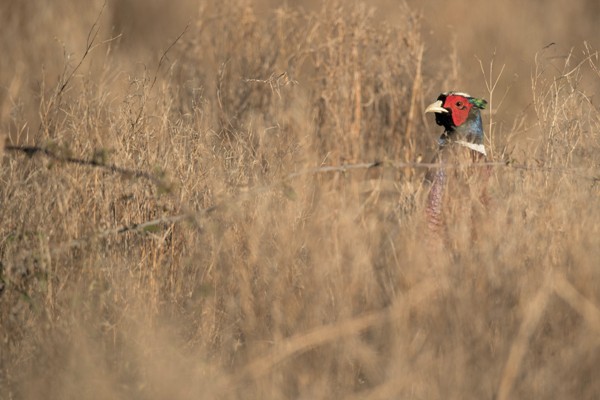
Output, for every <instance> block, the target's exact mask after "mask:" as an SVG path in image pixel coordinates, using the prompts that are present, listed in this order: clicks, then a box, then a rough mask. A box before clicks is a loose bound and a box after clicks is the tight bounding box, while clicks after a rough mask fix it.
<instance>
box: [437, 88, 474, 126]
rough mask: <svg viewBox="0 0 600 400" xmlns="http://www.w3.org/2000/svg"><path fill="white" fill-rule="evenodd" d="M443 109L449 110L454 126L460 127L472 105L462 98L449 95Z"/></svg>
mask: <svg viewBox="0 0 600 400" xmlns="http://www.w3.org/2000/svg"><path fill="white" fill-rule="evenodd" d="M443 107H444V108H446V109H448V110H450V112H451V115H452V122H454V126H461V125H462V124H463V123H464V122H465V121H466V120H467V118H468V117H469V111H471V108H473V104H471V102H470V101H469V99H467V98H466V97H464V96H460V95H456V94H449V95H448V96H447V97H446V100H445V101H444V105H443Z"/></svg>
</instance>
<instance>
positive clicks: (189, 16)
mask: <svg viewBox="0 0 600 400" xmlns="http://www.w3.org/2000/svg"><path fill="white" fill-rule="evenodd" d="M209 3H210V2H203V1H191V0H176V1H171V0H109V1H108V2H107V4H106V10H105V12H104V14H103V19H102V21H101V27H102V29H101V33H100V36H101V37H102V39H106V38H108V37H116V36H117V35H120V36H119V37H118V40H117V41H116V43H115V46H114V48H115V51H117V52H118V53H119V56H120V57H122V58H123V59H124V60H125V61H126V62H127V63H129V64H130V65H131V66H133V67H135V66H138V67H139V66H140V65H150V64H151V63H152V62H153V60H155V59H156V58H157V57H160V55H161V54H162V51H164V49H165V48H166V46H168V45H169V44H170V43H171V41H172V40H173V39H174V38H175V37H176V36H177V35H179V34H180V33H181V32H182V31H183V29H184V27H185V26H186V24H188V23H189V22H193V21H194V20H195V19H197V18H198V17H199V16H201V15H203V14H204V15H207V14H210V13H211V6H210V4H209ZM246 3H248V4H251V5H252V6H253V7H254V10H255V12H256V15H257V17H258V18H261V16H262V17H263V18H271V17H272V14H271V13H272V11H273V10H274V9H275V8H277V7H280V6H282V5H288V6H290V7H293V8H297V9H303V10H308V11H318V10H319V8H320V7H321V6H322V4H323V3H322V2H318V1H311V0H307V1H287V2H283V3H282V2H275V1H267V0H262V1H248V2H246ZM102 4H103V1H100V0H94V1H89V2H86V3H85V4H83V3H81V2H78V1H74V0H73V1H71V0H61V1H54V2H45V1H36V0H28V1H19V2H14V1H10V0H5V1H2V2H1V3H0V20H1V23H2V31H3V34H2V37H1V38H0V40H1V41H2V43H0V46H1V48H2V49H3V56H2V58H1V60H0V104H4V103H6V102H10V101H11V97H13V98H14V96H15V93H16V92H17V91H18V90H19V89H20V88H21V86H22V85H26V86H29V87H30V88H32V87H33V88H32V89H31V90H35V89H34V87H35V85H39V82H40V78H41V76H42V71H45V76H46V79H49V80H51V79H53V78H54V77H56V76H58V74H59V71H60V70H61V68H63V66H64V57H63V53H65V54H69V55H72V56H73V57H77V56H80V55H81V53H82V51H83V49H84V47H85V41H86V39H87V33H88V32H89V29H90V26H91V25H92V24H93V22H94V20H95V19H96V17H97V16H98V12H99V10H100V9H101V8H102ZM231 4H232V7H233V6H236V5H239V4H244V3H243V2H237V3H231ZM406 4H408V6H409V7H410V10H412V11H414V12H416V13H417V14H418V15H419V24H420V26H421V30H422V35H423V41H424V43H425V53H424V60H423V64H424V66H425V76H426V77H427V76H428V75H430V76H435V75H436V74H435V71H436V70H440V71H446V70H449V71H452V74H453V76H452V77H450V79H449V80H448V83H449V85H448V86H449V87H438V88H435V91H432V92H431V93H428V94H427V95H428V96H429V97H430V98H433V97H435V96H436V95H437V92H438V91H439V92H441V91H443V90H450V89H458V90H462V91H466V92H469V93H471V94H472V95H475V96H480V97H485V96H486V94H487V93H486V92H487V89H486V85H485V80H486V79H485V78H484V76H483V74H482V71H481V67H480V61H481V63H482V64H483V67H484V70H485V72H486V73H488V75H489V72H490V71H489V67H490V63H491V62H492V61H493V62H494V70H493V74H494V77H493V78H496V77H497V74H499V73H500V71H501V70H502V76H501V77H500V79H499V81H498V86H497V92H496V96H498V95H501V96H500V97H503V96H504V93H506V92H507V93H508V94H507V97H506V98H505V99H504V102H503V103H502V107H503V109H504V110H507V111H509V112H510V113H511V114H514V113H518V112H521V111H523V110H524V109H525V108H526V107H527V105H528V103H529V101H530V100H531V94H530V91H531V90H530V89H531V75H532V73H533V70H534V68H535V66H534V60H535V57H536V54H537V55H538V56H539V57H542V58H544V59H545V60H551V64H552V65H553V66H554V68H555V69H556V70H557V71H561V70H562V69H563V67H564V63H565V60H566V59H567V57H570V58H571V60H572V61H574V63H572V64H571V65H575V64H576V63H577V62H579V61H581V60H582V59H583V57H585V55H584V46H585V43H588V44H589V45H590V46H591V47H592V48H594V49H597V48H598V47H599V46H600V35H599V34H598V21H599V20H600V3H599V2H598V1H595V0H578V1H570V0H552V1H547V2H521V1H517V0H508V1H501V2H500V1H496V2H494V1H482V2H472V1H466V0H457V1H441V0H407V1H406ZM371 8H372V9H373V10H374V12H375V14H376V18H380V19H381V20H382V21H385V22H388V23H390V24H392V25H393V24H395V23H402V21H403V18H404V16H405V14H406V12H407V10H406V7H405V6H404V3H403V2H397V1H385V0H377V1H372V2H369V6H368V8H367V9H371ZM117 43H118V44H117ZM399 49H400V46H399ZM449 57H453V60H456V62H457V65H458V69H454V70H453V69H452V68H449V66H448V65H447V64H448V63H449V61H450V58H449ZM487 79H488V80H489V79H490V76H488V77H487ZM450 83H451V85H450ZM591 89H592V90H591V92H592V93H593V94H594V95H595V96H597V95H598V94H599V92H598V88H591ZM25 92H31V91H27V90H26V91H25ZM497 98H498V97H497ZM498 99H499V98H498ZM2 108H3V109H4V110H6V107H2ZM5 112H6V111H5ZM3 117H4V118H3V120H2V122H3V123H6V120H5V118H6V115H4V116H3Z"/></svg>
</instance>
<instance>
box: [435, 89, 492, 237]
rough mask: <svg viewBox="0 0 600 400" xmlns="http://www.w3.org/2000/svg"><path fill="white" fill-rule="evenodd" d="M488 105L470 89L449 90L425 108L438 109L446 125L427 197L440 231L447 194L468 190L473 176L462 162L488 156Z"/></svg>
mask: <svg viewBox="0 0 600 400" xmlns="http://www.w3.org/2000/svg"><path fill="white" fill-rule="evenodd" d="M486 105H487V101H485V100H484V99H478V98H475V97H471V96H470V95H468V94H466V93H461V92H445V93H442V94H440V95H439V96H438V98H437V100H436V101H435V102H434V103H433V104H431V105H429V106H428V107H427V108H426V109H425V112H426V113H428V112H433V113H435V122H436V123H437V124H438V125H441V126H443V127H444V132H443V133H442V135H441V136H440V138H439V140H438V146H439V148H438V152H437V154H436V156H435V158H434V160H433V163H436V164H441V166H440V167H437V168H435V169H432V170H430V171H429V172H428V174H427V176H426V180H427V181H429V182H430V183H431V188H430V191H429V195H428V199H427V222H428V226H429V228H430V230H431V231H433V232H439V231H440V229H441V228H442V227H443V225H444V222H443V212H442V210H443V209H444V208H445V207H444V205H445V204H447V200H448V199H447V197H449V196H453V195H455V194H460V192H464V191H465V190H468V186H469V183H470V180H469V176H468V174H464V169H462V170H461V169H460V168H458V166H465V165H470V164H472V163H475V162H480V161H482V160H485V159H486V157H487V154H486V151H485V147H484V145H483V124H482V122H481V114H480V110H482V109H484V108H485V106H486ZM445 166H448V167H451V168H448V167H445ZM450 189H452V190H450ZM485 197H487V196H486V194H485V191H483V192H482V193H481V196H480V198H481V200H482V201H483V202H486V200H485Z"/></svg>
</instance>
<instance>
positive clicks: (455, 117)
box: [425, 92, 487, 155]
mask: <svg viewBox="0 0 600 400" xmlns="http://www.w3.org/2000/svg"><path fill="white" fill-rule="evenodd" d="M486 105H487V101H485V100H484V99H478V98H475V97H471V96H470V95H468V94H466V93H461V92H445V93H442V94H440V95H439V96H438V98H437V100H436V101H435V102H434V103H433V104H430V105H429V106H428V107H427V108H426V109H425V112H426V113H428V112H433V113H435V122H436V123H437V124H438V125H441V126H443V127H444V129H445V130H444V133H442V136H441V137H440V139H439V144H440V146H444V145H446V144H447V143H450V142H461V143H469V144H471V145H474V146H473V147H471V146H467V147H471V148H472V149H473V150H476V151H479V152H480V153H483V154H484V155H485V149H484V148H483V124H482V122H481V114H480V110H482V109H484V108H485V106H486Z"/></svg>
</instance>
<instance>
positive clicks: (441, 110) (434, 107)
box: [425, 100, 449, 113]
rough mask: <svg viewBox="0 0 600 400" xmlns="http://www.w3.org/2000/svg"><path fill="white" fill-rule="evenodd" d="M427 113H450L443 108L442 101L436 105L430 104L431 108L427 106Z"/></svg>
mask: <svg viewBox="0 0 600 400" xmlns="http://www.w3.org/2000/svg"><path fill="white" fill-rule="evenodd" d="M425 112H426V113H428V112H433V113H447V112H449V111H448V110H446V109H445V108H444V107H442V101H441V100H438V101H436V102H435V103H432V104H430V105H429V106H427V108H426V109H425Z"/></svg>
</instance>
